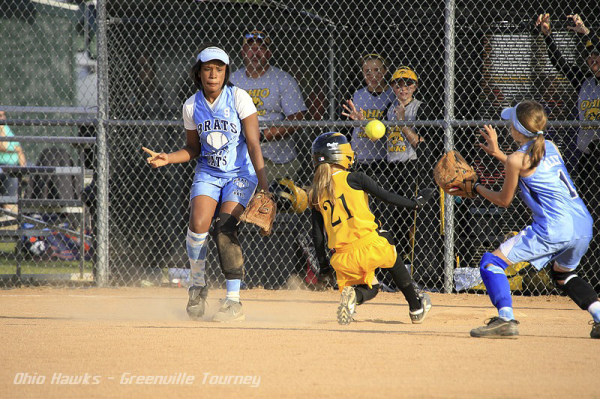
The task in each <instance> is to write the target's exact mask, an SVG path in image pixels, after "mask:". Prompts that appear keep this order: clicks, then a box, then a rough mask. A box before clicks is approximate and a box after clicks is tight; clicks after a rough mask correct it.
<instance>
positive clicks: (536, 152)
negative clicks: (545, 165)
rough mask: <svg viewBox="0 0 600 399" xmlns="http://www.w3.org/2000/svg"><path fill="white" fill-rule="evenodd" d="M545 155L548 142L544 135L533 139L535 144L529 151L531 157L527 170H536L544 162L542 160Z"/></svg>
mask: <svg viewBox="0 0 600 399" xmlns="http://www.w3.org/2000/svg"><path fill="white" fill-rule="evenodd" d="M545 154H546V140H545V139H544V135H543V134H538V135H537V137H536V138H535V139H533V144H532V145H531V147H529V150H528V151H527V155H529V168H527V169H533V168H536V167H537V166H538V165H539V164H540V162H541V161H542V158H543V157H544V155H545Z"/></svg>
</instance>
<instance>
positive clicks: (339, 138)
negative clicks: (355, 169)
mask: <svg viewBox="0 0 600 399" xmlns="http://www.w3.org/2000/svg"><path fill="white" fill-rule="evenodd" d="M312 157H313V165H314V166H315V167H317V166H318V165H320V164H322V163H333V164H336V165H339V166H341V167H343V168H345V169H350V167H351V166H352V164H353V163H354V151H353V150H352V146H351V145H350V143H349V142H348V139H346V136H344V135H343V134H342V133H338V132H327V133H323V134H321V135H319V137H317V138H316V139H315V141H313V144H312Z"/></svg>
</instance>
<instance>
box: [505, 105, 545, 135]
mask: <svg viewBox="0 0 600 399" xmlns="http://www.w3.org/2000/svg"><path fill="white" fill-rule="evenodd" d="M519 104H521V103H519ZM519 104H517V105H515V106H514V107H512V108H504V109H503V110H502V114H500V116H501V117H502V119H504V120H505V121H508V120H509V121H510V122H511V123H512V125H513V127H514V128H515V129H516V130H517V132H519V133H521V134H522V135H524V136H527V137H535V136H537V135H538V134H544V132H543V131H542V130H540V131H539V132H535V133H534V132H530V131H529V130H527V129H525V126H523V125H522V124H521V122H519V118H517V107H518V106H519Z"/></svg>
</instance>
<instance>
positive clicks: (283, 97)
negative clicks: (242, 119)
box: [231, 30, 307, 181]
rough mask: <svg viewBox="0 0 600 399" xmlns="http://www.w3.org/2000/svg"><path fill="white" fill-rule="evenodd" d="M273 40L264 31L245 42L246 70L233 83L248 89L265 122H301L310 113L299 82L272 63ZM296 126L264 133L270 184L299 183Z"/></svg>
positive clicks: (234, 76)
mask: <svg viewBox="0 0 600 399" xmlns="http://www.w3.org/2000/svg"><path fill="white" fill-rule="evenodd" d="M271 57H272V53H271V39H270V37H269V36H268V35H267V34H266V33H265V32H263V31H257V30H254V31H251V32H248V33H247V34H245V35H244V38H243V41H242V58H243V61H244V67H243V68H240V69H238V70H237V71H235V72H233V73H232V74H231V82H232V83H233V84H235V85H236V86H238V87H240V88H242V89H245V90H246V91H247V92H248V93H249V94H250V96H251V97H252V99H253V101H254V105H255V106H256V108H257V110H258V119H259V121H261V122H265V121H283V120H289V121H299V120H303V119H304V113H305V112H306V111H307V108H306V105H305V103H304V99H303V97H302V94H301V92H300V88H299V86H298V82H296V80H295V79H294V78H293V77H292V76H291V75H290V74H289V73H287V72H285V71H282V70H281V69H279V68H276V67H274V66H273V65H271V64H270V61H271ZM296 133H297V128H295V127H285V126H267V127H266V128H265V129H263V130H262V131H261V148H262V153H263V156H264V158H265V165H266V167H267V178H268V180H269V181H272V180H275V179H277V178H284V177H289V178H291V179H293V180H297V176H298V171H299V170H300V168H301V166H300V161H299V159H298V153H297V151H296V141H295V139H294V135H295V134H296Z"/></svg>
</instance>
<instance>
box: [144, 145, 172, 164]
mask: <svg viewBox="0 0 600 399" xmlns="http://www.w3.org/2000/svg"><path fill="white" fill-rule="evenodd" d="M142 150H144V151H145V152H146V153H148V154H149V155H150V156H149V157H148V158H146V160H147V161H148V164H149V165H150V166H152V167H153V168H160V167H161V166H165V165H168V164H169V156H168V155H167V154H165V153H164V152H161V153H158V152H154V151H152V150H149V149H148V148H146V147H142Z"/></svg>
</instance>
